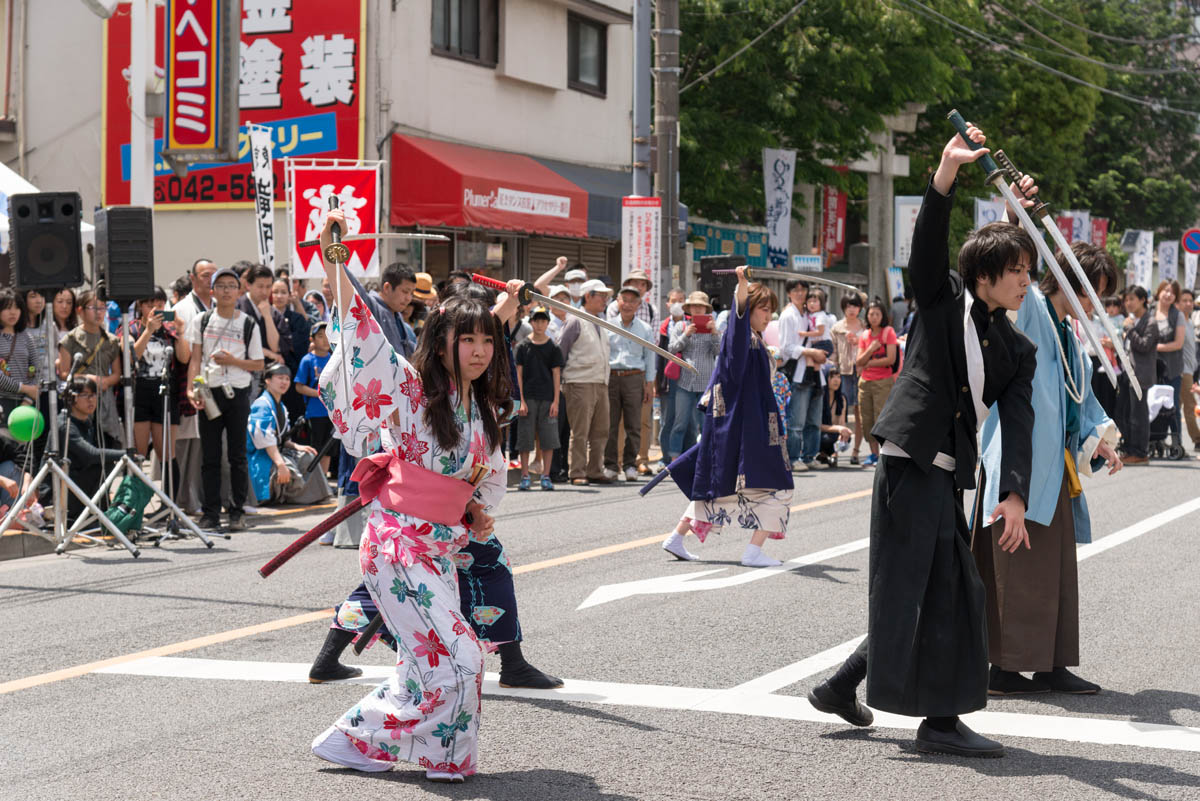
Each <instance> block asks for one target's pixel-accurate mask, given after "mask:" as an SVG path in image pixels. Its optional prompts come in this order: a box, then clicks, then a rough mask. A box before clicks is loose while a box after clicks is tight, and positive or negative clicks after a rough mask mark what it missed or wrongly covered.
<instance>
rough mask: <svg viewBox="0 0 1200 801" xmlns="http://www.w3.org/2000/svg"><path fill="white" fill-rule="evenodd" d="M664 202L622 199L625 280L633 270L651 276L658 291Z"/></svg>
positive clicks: (660, 200) (622, 262)
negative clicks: (660, 237) (660, 236)
mask: <svg viewBox="0 0 1200 801" xmlns="http://www.w3.org/2000/svg"><path fill="white" fill-rule="evenodd" d="M661 232H662V199H661V198H657V197H626V198H621V279H622V280H624V278H625V276H627V275H629V273H630V271H631V270H641V271H642V272H644V273H645V274H646V275H648V276H650V281H651V282H652V283H653V284H654V287H655V289H656V290H657V288H658V287H661V286H662V281H661V277H662V276H661V272H662V249H661V247H660V245H659V235H660V234H661Z"/></svg>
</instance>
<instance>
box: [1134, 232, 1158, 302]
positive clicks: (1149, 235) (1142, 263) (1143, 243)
mask: <svg viewBox="0 0 1200 801" xmlns="http://www.w3.org/2000/svg"><path fill="white" fill-rule="evenodd" d="M1129 266H1130V268H1131V270H1132V272H1133V283H1135V284H1137V285H1138V286H1140V287H1142V288H1143V289H1145V290H1146V291H1147V292H1150V291H1153V290H1154V287H1152V286H1150V276H1151V274H1152V273H1153V270H1154V232H1153V231H1138V240H1137V246H1136V247H1135V248H1134V249H1133V253H1131V254H1130V255H1129Z"/></svg>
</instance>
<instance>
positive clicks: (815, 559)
mask: <svg viewBox="0 0 1200 801" xmlns="http://www.w3.org/2000/svg"><path fill="white" fill-rule="evenodd" d="M869 543H870V540H869V539H868V538H866V537H864V538H863V539H861V540H855V541H854V542H847V543H846V544H844V545H835V546H834V547H832V548H826V549H825V550H823V551H817V552H816V553H810V554H807V555H805V556H797V557H796V558H795V559H790V560H788V561H787V562H784V563H783V564H782V565H779V566H777V567H760V568H754V569H751V570H748V571H746V572H744V573H737V574H734V575H732V576H721V577H720V578H707V579H703V580H701V577H702V576H711V575H713V574H714V573H721V572H724V571H725V570H726V568H723V567H719V568H717V569H716V570H701V571H699V572H696V573H685V574H683V575H679V574H674V575H670V576H660V577H658V578H651V579H640V580H638V581H626V582H623V583H621V584H604V585H602V586H600V587H597V588H596V589H595V590H594V591H593V592H592V594H591V595H589V596H588V597H587V599H586V600H585V601H584V602H583V603H581V604H580V605H579V606H577V607H576V608H575V611H579V610H580V609H587V608H588V607H589V606H599V605H600V604H604V603H608V602H609V601H618V600H620V599H622V598H630V597H632V596H634V595H659V594H663V593H671V592H699V591H701V590H723V589H725V588H727V587H737V586H740V585H742V584H749V583H750V582H751V581H759V580H761V579H766V578H770V577H771V576H778V575H779V574H780V573H786V572H788V571H789V570H794V569H795V568H797V567H804V566H805V565H813V564H817V563H819V562H824V561H825V560H827V559H835V558H837V557H839V556H844V555H846V554H848V553H854V552H855V551H861V550H862V549H863V548H866V547H867V545H868V544H869Z"/></svg>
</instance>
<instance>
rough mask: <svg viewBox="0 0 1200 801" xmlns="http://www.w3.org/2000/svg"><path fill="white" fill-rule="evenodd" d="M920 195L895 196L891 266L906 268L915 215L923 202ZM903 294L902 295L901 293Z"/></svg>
mask: <svg viewBox="0 0 1200 801" xmlns="http://www.w3.org/2000/svg"><path fill="white" fill-rule="evenodd" d="M924 200H925V198H923V197H922V196H920V195H896V198H895V201H894V203H893V205H892V213H893V214H894V215H895V217H894V218H893V220H892V234H893V239H892V264H894V265H895V266H897V267H907V266H908V257H909V255H911V253H912V236H913V229H914V228H916V226H917V214H918V213H919V212H920V211H921V203H922V201H924ZM901 294H903V293H901Z"/></svg>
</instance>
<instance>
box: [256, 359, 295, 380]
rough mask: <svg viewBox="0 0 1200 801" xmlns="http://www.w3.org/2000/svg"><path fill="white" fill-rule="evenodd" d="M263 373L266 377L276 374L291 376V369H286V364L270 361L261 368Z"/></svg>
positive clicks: (272, 376)
mask: <svg viewBox="0 0 1200 801" xmlns="http://www.w3.org/2000/svg"><path fill="white" fill-rule="evenodd" d="M263 375H265V376H266V377H267V378H274V377H275V376H277V375H286V376H287V377H288V378H291V377H292V371H291V370H289V369H288V366H287V365H286V364H280V363H279V362H272V363H271V364H270V365H269V366H268V367H267V369H266V370H263Z"/></svg>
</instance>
